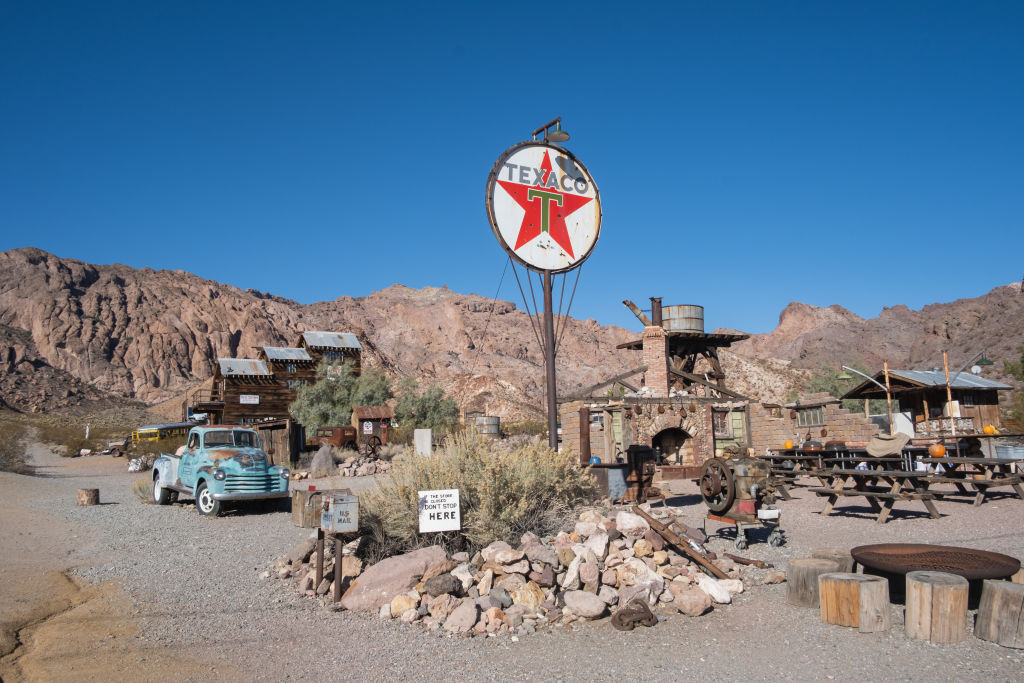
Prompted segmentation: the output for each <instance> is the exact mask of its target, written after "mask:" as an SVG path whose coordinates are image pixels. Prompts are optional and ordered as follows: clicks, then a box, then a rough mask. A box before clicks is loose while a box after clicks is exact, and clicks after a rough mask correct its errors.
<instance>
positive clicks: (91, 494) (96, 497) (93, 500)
mask: <svg viewBox="0 0 1024 683" xmlns="http://www.w3.org/2000/svg"><path fill="white" fill-rule="evenodd" d="M99 504H100V490H99V489H78V505H99Z"/></svg>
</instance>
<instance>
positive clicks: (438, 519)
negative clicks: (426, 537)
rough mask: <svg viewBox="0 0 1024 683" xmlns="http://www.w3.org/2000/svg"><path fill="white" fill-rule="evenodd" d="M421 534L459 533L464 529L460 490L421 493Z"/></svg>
mask: <svg viewBox="0 0 1024 683" xmlns="http://www.w3.org/2000/svg"><path fill="white" fill-rule="evenodd" d="M419 509H420V533H421V534H423V533H428V532H431V531H458V530H459V529H461V528H462V514H461V511H460V508H459V490H458V489H443V490H440V491H420V492H419Z"/></svg>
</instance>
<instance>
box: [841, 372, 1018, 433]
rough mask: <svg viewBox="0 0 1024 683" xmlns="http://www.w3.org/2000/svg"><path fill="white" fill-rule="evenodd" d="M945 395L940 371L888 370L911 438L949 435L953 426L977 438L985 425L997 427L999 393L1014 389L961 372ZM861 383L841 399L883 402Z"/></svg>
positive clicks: (871, 385) (880, 378)
mask: <svg viewBox="0 0 1024 683" xmlns="http://www.w3.org/2000/svg"><path fill="white" fill-rule="evenodd" d="M874 379H875V382H878V383H879V384H881V385H883V386H884V385H885V371H884V370H879V371H878V372H877V373H875V376H874ZM950 380H951V381H950V383H949V394H950V396H951V397H952V403H950V402H949V399H948V398H947V394H946V373H945V371H943V370H892V369H890V370H889V387H890V393H891V395H892V399H893V401H897V400H898V401H899V410H900V412H903V413H910V418H911V422H912V423H913V425H914V436H922V437H925V436H943V435H946V434H950V433H951V431H952V427H953V425H954V424H955V426H956V433H957V434H961V435H963V434H980V433H982V430H984V428H985V426H986V425H992V426H994V427H999V426H1000V422H999V392H1000V391H1008V390H1010V389H1012V388H1013V387H1010V386H1008V385H1006V384H1002V383H1000V382H996V381H994V380H991V379H987V378H985V377H979V376H977V375H974V374H971V373H966V372H961V373H960V374H958V375H955V376H954V377H951V378H950ZM875 382H872V381H870V380H864V381H863V382H861V383H860V384H858V385H857V386H856V387H854V388H853V389H851V390H850V391H848V392H846V393H845V394H843V396H842V398H844V399H847V398H856V399H872V398H880V399H883V400H884V399H885V390H884V389H883V388H882V387H880V386H878V384H875Z"/></svg>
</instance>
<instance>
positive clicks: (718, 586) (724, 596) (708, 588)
mask: <svg viewBox="0 0 1024 683" xmlns="http://www.w3.org/2000/svg"><path fill="white" fill-rule="evenodd" d="M697 586H698V587H699V588H700V589H701V590H702V591H704V592H705V593H707V594H708V595H709V596H711V599H712V600H714V601H715V602H717V603H721V604H723V605H727V604H729V603H730V602H732V596H731V595H729V591H728V590H726V588H725V586H723V585H722V582H721V581H719V580H718V579H715V578H712V577H710V576H708V575H707V574H698V575H697Z"/></svg>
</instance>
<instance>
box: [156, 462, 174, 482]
mask: <svg viewBox="0 0 1024 683" xmlns="http://www.w3.org/2000/svg"><path fill="white" fill-rule="evenodd" d="M173 471H174V468H173V467H171V461H170V459H169V458H167V457H166V456H160V457H159V458H157V459H156V460H155V461H154V462H153V479H154V481H155V480H157V479H159V480H160V483H161V484H163V485H164V486H170V485H171V484H173V483H174V482H173V481H171V475H172V472H173Z"/></svg>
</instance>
